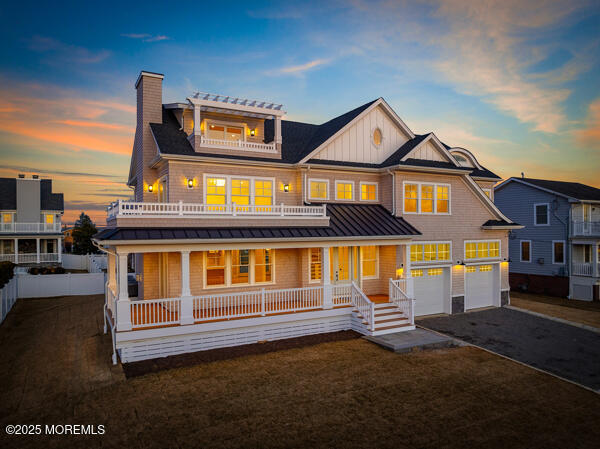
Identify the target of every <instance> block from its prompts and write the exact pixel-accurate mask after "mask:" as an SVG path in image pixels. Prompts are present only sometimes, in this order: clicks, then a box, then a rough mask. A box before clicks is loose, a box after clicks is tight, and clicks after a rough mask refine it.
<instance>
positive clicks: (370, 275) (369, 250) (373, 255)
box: [360, 246, 378, 279]
mask: <svg viewBox="0 0 600 449" xmlns="http://www.w3.org/2000/svg"><path fill="white" fill-rule="evenodd" d="M377 251H378V248H377V246H361V247H360V253H361V254H360V255H361V259H362V277H363V278H364V279H376V278H377V277H378V273H377V271H378V270H377Z"/></svg>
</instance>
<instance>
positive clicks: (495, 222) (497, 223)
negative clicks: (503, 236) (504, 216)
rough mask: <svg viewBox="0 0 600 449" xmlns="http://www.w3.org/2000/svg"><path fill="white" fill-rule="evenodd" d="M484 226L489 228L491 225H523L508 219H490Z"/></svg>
mask: <svg viewBox="0 0 600 449" xmlns="http://www.w3.org/2000/svg"><path fill="white" fill-rule="evenodd" d="M482 226H484V227H487V228H489V227H494V226H500V227H503V226H521V225H520V224H519V223H515V222H512V223H509V222H508V221H506V220H488V221H486V222H485V223H484V224H483V225H482Z"/></svg>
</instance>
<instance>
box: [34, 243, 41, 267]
mask: <svg viewBox="0 0 600 449" xmlns="http://www.w3.org/2000/svg"><path fill="white" fill-rule="evenodd" d="M35 253H36V260H37V263H40V239H39V238H37V239H35Z"/></svg>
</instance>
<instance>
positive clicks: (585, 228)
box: [571, 221, 600, 237]
mask: <svg viewBox="0 0 600 449" xmlns="http://www.w3.org/2000/svg"><path fill="white" fill-rule="evenodd" d="M571 235H572V236H574V237H600V221H572V222H571Z"/></svg>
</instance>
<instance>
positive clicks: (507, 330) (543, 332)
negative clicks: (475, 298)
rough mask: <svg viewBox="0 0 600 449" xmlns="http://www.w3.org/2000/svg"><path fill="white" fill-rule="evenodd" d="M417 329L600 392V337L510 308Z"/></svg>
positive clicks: (430, 322)
mask: <svg viewBox="0 0 600 449" xmlns="http://www.w3.org/2000/svg"><path fill="white" fill-rule="evenodd" d="M417 324H419V325H421V326H424V327H426V328H429V329H433V330H436V331H438V332H441V333H444V334H447V335H450V336H453V337H456V338H459V339H461V340H464V341H466V342H469V343H472V344H475V345H477V346H481V347H483V348H486V349H489V350H491V351H494V352H497V353H499V354H502V355H505V356H507V357H510V358H512V359H515V360H518V361H520V362H523V363H526V364H528V365H531V366H534V367H536V368H540V369H543V370H545V371H549V372H551V373H554V374H557V375H559V376H561V377H564V378H566V379H570V380H573V381H575V382H577V383H580V384H583V385H586V386H588V387H590V388H593V389H594V390H600V334H597V333H595V332H591V331H588V330H585V329H580V328H578V327H575V326H571V325H568V324H563V323H558V322H556V321H552V320H549V319H546V318H541V317H537V316H534V315H531V314H528V313H524V312H519V311H516V310H511V309H506V308H497V309H488V310H482V311H480V312H470V313H462V314H458V315H451V316H444V317H437V318H424V319H422V320H418V322H417Z"/></svg>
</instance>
